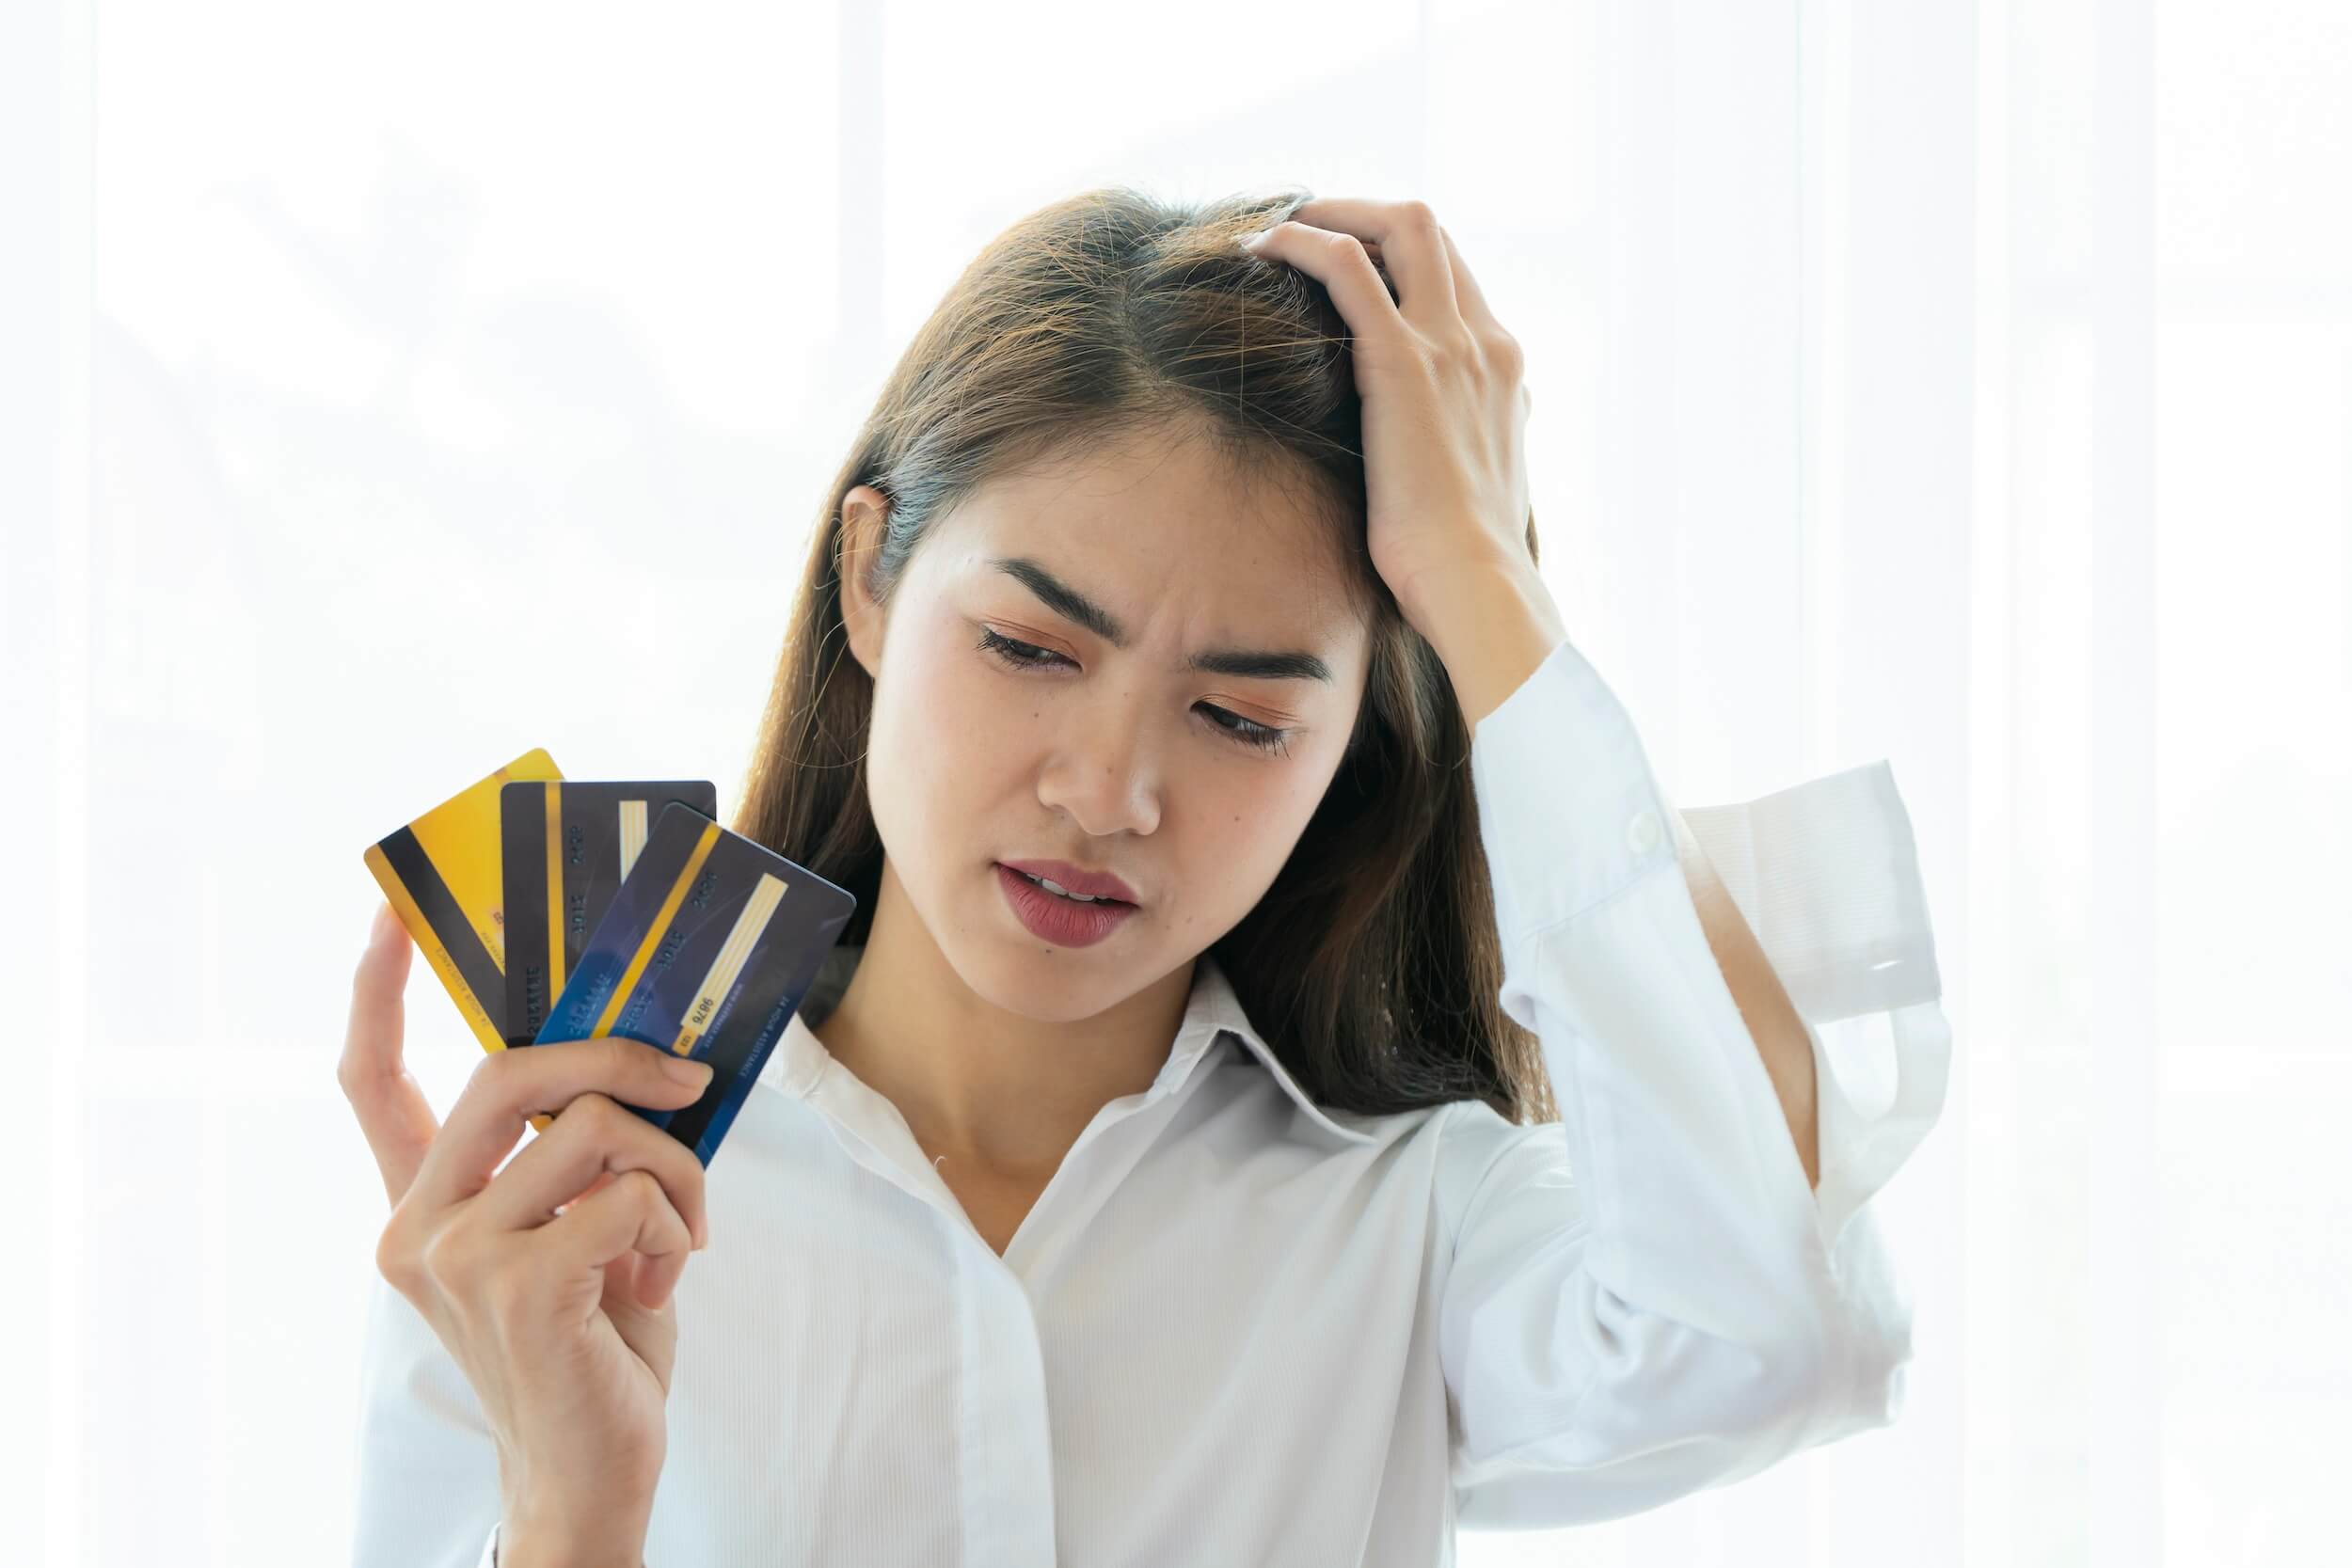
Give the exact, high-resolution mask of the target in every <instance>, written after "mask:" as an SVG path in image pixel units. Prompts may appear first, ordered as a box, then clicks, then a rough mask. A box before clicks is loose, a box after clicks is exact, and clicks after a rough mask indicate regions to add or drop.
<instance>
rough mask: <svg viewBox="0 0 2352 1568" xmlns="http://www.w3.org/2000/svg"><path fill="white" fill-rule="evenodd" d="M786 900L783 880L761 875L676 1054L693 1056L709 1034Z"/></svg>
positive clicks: (674, 1045)
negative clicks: (707, 1026)
mask: <svg viewBox="0 0 2352 1568" xmlns="http://www.w3.org/2000/svg"><path fill="white" fill-rule="evenodd" d="M783 897H784V881H783V879H781V878H779V877H777V876H776V875H775V874H774V873H772V872H767V871H763V872H761V873H760V874H759V885H758V886H757V887H755V888H754V889H752V895H751V896H750V897H749V898H746V899H745V900H743V910H742V912H741V913H740V914H738V915H737V916H736V917H735V929H734V930H732V931H729V932H728V933H727V941H726V945H725V946H723V947H722V948H720V949H719V956H718V958H715V959H713V960H712V961H711V965H710V973H709V974H706V975H704V976H703V983H702V990H699V991H697V992H696V993H695V995H694V1000H693V1003H692V1005H691V1006H689V1007H688V1008H687V1009H686V1017H685V1019H684V1021H683V1022H682V1023H681V1026H680V1027H679V1029H678V1033H677V1038H676V1039H675V1040H673V1041H671V1042H670V1050H671V1052H672V1053H673V1054H675V1055H679V1056H686V1055H691V1054H692V1053H693V1050H694V1042H695V1041H696V1040H698V1039H700V1038H702V1037H703V1036H704V1035H705V1034H706V1033H707V1030H706V1029H705V1028H704V1023H705V1022H706V1021H707V1020H708V1019H709V1017H710V1016H711V1015H712V1014H713V1013H715V1012H717V1011H718V1010H719V1004H720V1003H722V1002H724V1001H725V1000H726V999H727V991H728V990H729V989H730V988H732V987H733V986H734V984H735V977H736V976H737V975H739V974H742V973H743V963H744V960H746V959H747V958H750V957H751V956H752V948H753V947H754V946H755V944H756V943H757V942H758V941H759V937H760V933H761V932H763V931H765V930H766V929H767V928H768V922H769V920H770V919H771V917H772V916H773V915H774V914H775V912H776V905H777V904H778V903H779V902H781V901H782V899H783Z"/></svg>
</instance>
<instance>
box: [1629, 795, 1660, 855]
mask: <svg viewBox="0 0 2352 1568" xmlns="http://www.w3.org/2000/svg"><path fill="white" fill-rule="evenodd" d="M1625 841H1626V842H1627V843H1628V844H1629V845H1631V846H1633V852H1634V853H1635V854H1637V855H1646V854H1648V853H1649V852H1650V851H1651V850H1652V849H1654V848H1656V847H1657V846H1658V814H1657V813H1656V812H1654V811H1651V810H1649V809H1648V808H1647V807H1644V808H1643V809H1642V810H1640V811H1638V812H1636V813H1634V814H1633V820H1632V821H1631V822H1629V823H1627V824H1626V830H1625Z"/></svg>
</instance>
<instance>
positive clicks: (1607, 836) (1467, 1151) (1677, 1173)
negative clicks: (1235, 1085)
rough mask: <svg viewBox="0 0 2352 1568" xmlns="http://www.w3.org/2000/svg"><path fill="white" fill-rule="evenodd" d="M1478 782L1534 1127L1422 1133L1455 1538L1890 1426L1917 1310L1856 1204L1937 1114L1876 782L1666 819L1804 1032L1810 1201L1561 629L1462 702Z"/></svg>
mask: <svg viewBox="0 0 2352 1568" xmlns="http://www.w3.org/2000/svg"><path fill="white" fill-rule="evenodd" d="M1471 778H1472V785H1473V788H1474V790H1475V792H1476V795H1477V800H1478V811H1479V832H1480V836H1481V838H1482V840H1483V843H1484V847H1485V849H1486V860H1487V864H1488V867H1489V875H1490V877H1491V879H1492V881H1493V885H1494V894H1495V911H1496V923H1497V927H1498V930H1499V932H1500V935H1501V938H1502V948H1503V980H1502V994H1501V999H1500V1000H1501V1003H1502V1007H1503V1009H1504V1011H1505V1012H1506V1013H1508V1014H1509V1015H1510V1017H1511V1018H1513V1019H1514V1020H1516V1021H1517V1022H1518V1023H1519V1024H1521V1025H1522V1026H1523V1027H1525V1028H1527V1029H1530V1030H1532V1031H1533V1032H1534V1034H1535V1036H1536V1037H1537V1039H1538V1041H1539V1042H1540V1045H1541V1050H1542V1053H1543V1059H1544V1062H1545V1065H1546V1068H1547V1069H1548V1070H1549V1075H1550V1080H1551V1085H1552V1091H1553V1098H1554V1100H1555V1101H1556V1102H1557V1104H1558V1106H1559V1110H1560V1119H1559V1120H1557V1121H1554V1122H1547V1123H1542V1124H1538V1125H1534V1126H1524V1127H1523V1126H1516V1125H1513V1124H1512V1123H1510V1122H1508V1121H1506V1120H1504V1119H1503V1118H1502V1117H1501V1116H1500V1115H1498V1114H1497V1113H1496V1112H1495V1111H1494V1109H1493V1108H1492V1107H1490V1106H1488V1105H1486V1103H1485V1102H1484V1101H1463V1102H1461V1103H1459V1104H1457V1105H1454V1106H1452V1107H1449V1115H1448V1119H1447V1122H1446V1125H1445V1126H1444V1128H1443V1129H1442V1130H1441V1135H1440V1145H1439V1156H1438V1198H1437V1201H1438V1206H1439V1210H1440V1214H1441V1217H1442V1220H1443V1222H1444V1225H1445V1227H1446V1229H1447V1231H1448V1233H1449V1234H1450V1235H1451V1236H1452V1238H1453V1247H1452V1254H1451V1261H1450V1263H1449V1265H1448V1268H1447V1271H1446V1274H1445V1277H1444V1280H1443V1283H1442V1285H1441V1287H1440V1293H1439V1299H1438V1342H1439V1355H1440V1359H1441V1361H1442V1364H1443V1367H1444V1371H1445V1379H1446V1386H1447V1395H1448V1406H1449V1411H1450V1414H1451V1417H1452V1419H1453V1421H1454V1432H1453V1433H1452V1435H1453V1439H1454V1487H1455V1497H1456V1508H1457V1516H1458V1518H1459V1520H1460V1522H1461V1524H1462V1525H1464V1526H1465V1527H1468V1528H1547V1527H1556V1526H1561V1525H1569V1524H1577V1523H1583V1522H1588V1521H1593V1520H1599V1519H1608V1518H1616V1517H1621V1516H1623V1515H1626V1514H1629V1513H1638V1512H1641V1511H1643V1510H1645V1509H1648V1508H1652V1507H1656V1506H1658V1505H1659V1504H1661V1503H1663V1502H1666V1501H1669V1500H1671V1499H1673V1498H1675V1497H1680V1496H1683V1495H1685V1494H1688V1493H1691V1492H1693V1491H1697V1490H1699V1489H1701V1488H1704V1487H1709V1486H1718V1485H1723V1484H1724V1483H1727V1482H1729V1481H1737V1480H1740V1479H1741V1478H1743V1477H1746V1476H1749V1475H1753V1474H1755V1473H1756V1471H1758V1470H1761V1469H1763V1468H1765V1467H1766V1466H1767V1465H1772V1463H1774V1462H1775V1461H1777V1460H1779V1459H1781V1458H1783V1457H1786V1456H1787V1455H1788V1454H1790V1453H1792V1452H1795V1451H1797V1450H1799V1449H1804V1448H1807V1447H1810V1446H1813V1445H1816V1444H1819V1443H1823V1442H1827V1441H1830V1440H1832V1439H1833V1438H1836V1437H1839V1436H1843V1435H1845V1434H1847V1433H1851V1432H1856V1431H1861V1430H1864V1429H1867V1428H1870V1427H1876V1426H1883V1425H1885V1424H1887V1423H1889V1422H1891V1421H1892V1420H1893V1419H1894V1418H1895V1415H1896V1412H1897V1410H1898V1409H1899V1404H1900V1400H1901V1392H1902V1374H1903V1367H1904V1364H1905V1362H1906V1361H1907V1360H1908V1359H1909V1357H1910V1354H1911V1351H1910V1329H1911V1317H1910V1307H1909V1304H1908V1301H1907V1300H1906V1298H1905V1293H1904V1291H1903V1290H1902V1288H1901V1286H1900V1284H1899V1280H1898V1278H1897V1276H1896V1274H1895V1271H1894V1269H1893V1267H1892V1265H1891V1262H1890V1259H1889V1258H1888V1256H1887V1254H1886V1251H1885V1248H1884V1245H1883V1241H1882V1239H1881V1238H1880V1236H1879V1234H1878V1229H1877V1227H1876V1224H1875V1220H1874V1216H1873V1215H1872V1214H1871V1213H1870V1212H1869V1211H1868V1209H1867V1207H1866V1200H1867V1198H1868V1197H1869V1196H1870V1195H1871V1194H1872V1193H1873V1192H1875V1191H1876V1190H1877V1189H1878V1188H1879V1187H1881V1186H1882V1185H1883V1183H1884V1182H1885V1181H1886V1180H1887V1178H1888V1177H1889V1176H1891V1175H1892V1174H1893V1173H1894V1171H1895V1169H1896V1168H1897V1166H1899V1164H1901V1163H1902V1162H1903V1160H1904V1159H1905V1158H1906V1157H1907V1156H1908V1155H1909V1153H1910V1152H1911V1150H1912V1149H1913V1148H1915V1147H1916V1146H1917V1145H1918V1143H1919V1141H1920V1139H1921V1138H1923V1137H1924V1136H1925V1135H1926V1133H1927V1132H1928V1130H1929V1128H1930V1127H1931V1125H1932V1124H1933V1123H1934V1121H1935V1119H1936V1117H1937V1116H1938V1114H1939V1113H1940V1111H1941V1109H1942V1104H1943V1098H1944V1087H1945V1079H1946V1073H1947V1064H1948V1058H1949V1042H1950V1035H1949V1030H1948V1028H1947V1025H1946V1023H1945V1020H1944V1016H1943V1013H1942V1010H1941V1006H1940V1002H1939V998H1940V996H1941V991H1942V988H1941V982H1940V980H1939V978H1938V975H1937V973H1936V966H1935V956H1934V943H1933V940H1932V935H1931V931H1930V928H1929V925H1928V919H1927V911H1926V901H1925V897H1924V894H1923V890H1922V888H1921V885H1920V879H1919V871H1918V862H1917V854H1916V849H1915V845H1914V842H1913V839H1912V834H1911V827H1910V822H1909V819H1908V817H1907V816H1906V814H1905V812H1904V810H1903V806H1902V801H1901V798H1900V796H1899V794H1898V793H1897V791H1896V789H1895V785H1894V779H1893V774H1892V771H1891V770H1890V769H1889V768H1888V767H1887V765H1886V763H1885V762H1884V761H1883V760H1882V761H1880V762H1876V763H1872V764H1868V765H1866V766H1864V767H1860V768H1849V769H1847V770H1845V771H1843V772H1839V773H1833V774H1830V775H1828V776H1826V777H1823V778H1820V779H1816V780H1813V781H1811V782H1809V783H1806V784H1799V785H1796V786H1795V787H1793V788H1790V789H1786V790H1782V791H1780V792H1779V793H1777V794H1773V795H1768V796H1765V797H1763V798H1761V799H1759V800H1752V801H1749V802H1746V803H1744V804H1740V805H1728V806H1714V807H1704V808H1698V809H1695V810H1692V811H1688V812H1685V813H1683V814H1682V816H1683V819H1684V820H1685V821H1686V822H1687V823H1689V825H1690V827H1691V831H1692V835H1693V836H1694V837H1695V838H1696V839H1697V840H1698V841H1699V844H1700V847H1702V848H1703V849H1705V850H1706V851H1707V854H1708V860H1709V861H1710V862H1711V863H1713V864H1714V865H1715V867H1716V869H1717V870H1718V872H1719V873H1720V874H1721V876H1722V877H1723V879H1724V886H1725V888H1726V890H1727V891H1728V892H1729V893H1730V895H1731V896H1732V900H1733V902H1734V903H1735V904H1736V905H1737V906H1738V907H1739V908H1740V913H1741V915H1742V917H1743V918H1744V919H1746V921H1747V922H1748V924H1749V926H1750V927H1751V928H1752V929H1753V930H1754V932H1755V934H1756V940H1757V942H1758V944H1759V945H1760V946H1761V947H1762V948H1763V950H1764V953H1765V956H1766V958H1768V959H1769V960H1770V961H1771V963H1772V968H1773V971H1774V973H1775V974H1777V975H1778V976H1779V977H1780V979H1781V981H1782V983H1783V985H1784V987H1785V988H1786V989H1787V990H1788V993H1789V999H1790V1001H1791V1002H1792V1003H1793V1004H1794V1005H1795V1006H1796V1007H1797V1009H1798V1011H1799V1013H1800V1014H1801V1015H1802V1017H1803V1018H1804V1024H1805V1029H1806V1034H1807V1037H1808V1038H1809V1041H1810V1043H1811V1047H1812V1053H1813V1061H1814V1068H1815V1073H1816V1077H1817V1083H1818V1090H1819V1095H1818V1098H1819V1113H1818V1115H1819V1123H1820V1126H1819V1135H1820V1171H1821V1178H1820V1187H1819V1189H1818V1191H1817V1190H1815V1189H1813V1188H1811V1187H1809V1186H1808V1185H1807V1183H1806V1181H1805V1177H1804V1166H1803V1164H1802V1163H1801V1161H1800V1159H1799V1155H1798V1150H1797V1145H1796V1140H1795V1138H1794V1137H1793V1136H1792V1135H1791V1133H1790V1132H1789V1130H1788V1122H1787V1119H1786V1117H1785V1116H1784V1114H1783V1112H1782V1109H1781V1104H1780V1100H1779V1097H1778V1095H1777V1094H1776V1093H1775V1091H1774V1089H1773V1087H1772V1080H1771V1077H1770V1075H1769V1074H1768V1073H1767V1071H1766V1069H1765V1067H1764V1062H1763V1057H1762V1055H1761V1053H1759V1052H1758V1051H1757V1049H1756V1042H1755V1040H1754V1039H1753V1038H1752V1037H1750V1035H1749V1033H1748V1031H1747V1027H1746V1024H1745V1022H1744V1021H1743V1020H1742V1019H1741V1017H1740V1011H1739V1007H1738V1005H1737V1004H1736V1003H1735V1002H1734V1001H1733V999H1732V995H1731V990H1730V988H1729V986H1728V985H1727V984H1726V983H1725V981H1724V976H1723V972H1722V970H1721V969H1720V968H1719V967H1718V966H1717V964H1716V962H1715V958H1714V955H1713V952H1712V950H1711V949H1710V948H1709V947H1708V942H1707V937H1706V933H1705V930H1704V928H1703V927H1702V926H1701V925H1700V922H1699V917H1698V913H1697V911H1696V908H1695V907H1694V905H1693V904H1692V898H1691V893H1690V889H1689V886H1688V884H1687V882H1686V881H1685V879H1684V877H1683V873H1682V869H1681V864H1680V862H1679V859H1678V858H1677V850H1676V846H1675V836H1674V832H1673V830H1672V827H1671V818H1670V817H1669V816H1668V814H1669V812H1670V811H1671V809H1672V808H1671V807H1670V805H1669V803H1668V801H1667V800H1666V799H1665V797H1664V796H1663V794H1662V792H1661V790H1660V788H1659V786H1658V783H1657V780H1656V778H1655V776H1654V775H1653V773H1652V770H1651V768H1650V765H1649V761H1648V758H1647V756H1646V754H1645V752H1644V750H1643V748H1642V745H1641V742H1640V739H1639V737H1638V736H1636V734H1635V732H1634V729H1633V725H1632V721H1631V720H1630V718H1629V716H1628V715H1627V713H1626V710H1625V708H1624V706H1623V705H1621V704H1620V703H1619V702H1618V700H1617V698H1616V696H1615V694H1614V693H1613V691H1611V689H1609V688H1608V686H1607V685H1605V684H1604V683H1603V682H1602V681H1601V679H1600V677H1599V675H1598V674H1597V673H1596V672H1595V671H1594V669H1593V667H1592V665H1591V664H1590V663H1589V662H1588V661H1587V660H1586V659H1585V658H1584V657H1583V656H1582V654H1581V652H1580V651H1579V650H1578V649H1577V648H1576V647H1575V646H1574V645H1573V644H1572V643H1570V642H1565V641H1564V642H1562V643H1560V644H1559V645H1558V646H1557V647H1555V648H1554V649H1553V650H1552V652H1551V654H1550V655H1549V657H1547V658H1546V659H1545V661H1544V663H1543V664H1542V665H1541V666H1540V667H1539V668H1538V669H1537V670H1536V671H1535V672H1534V673H1533V674H1532V675H1530V676H1529V678H1528V679H1527V680H1526V681H1525V682H1523V683H1522V684H1521V685H1520V686H1519V687H1518V689H1516V690H1514V691H1513V692H1512V694H1511V695H1510V696H1509V697H1508V698H1506V699H1505V700H1504V702H1503V703H1502V705H1501V706H1499V707H1497V708H1496V709H1495V710H1494V711H1493V712H1491V713H1489V714H1488V715H1487V716H1486V718H1485V719H1484V720H1482V721H1480V723H1479V725H1478V727H1477V730H1476V732H1475V735H1474V736H1473V738H1472V745H1471ZM1833 1041H1835V1042H1836V1044H1838V1045H1840V1046H1842V1047H1845V1048H1846V1049H1845V1050H1842V1051H1833V1050H1831V1049H1830V1047H1831V1044H1832V1042H1833ZM1848 1057H1852V1058H1854V1059H1856V1060H1857V1061H1858V1062H1860V1063H1861V1064H1862V1065H1866V1066H1867V1065H1869V1064H1870V1063H1872V1062H1875V1063H1877V1064H1879V1065H1880V1066H1881V1067H1882V1068H1883V1069H1884V1070H1883V1071H1882V1072H1881V1073H1880V1074H1878V1075H1877V1076H1878V1077H1879V1078H1880V1079H1883V1080H1891V1084H1892V1088H1891V1092H1887V1093H1884V1094H1872V1095H1868V1096H1864V1097H1862V1098H1861V1100H1860V1101H1857V1099H1856V1098H1855V1097H1854V1096H1853V1095H1852V1094H1850V1093H1849V1090H1850V1089H1851V1088H1856V1087H1858V1086H1859V1085H1860V1083H1861V1082H1862V1081H1863V1079H1864V1078H1866V1077H1867V1076H1868V1075H1867V1074H1861V1073H1860V1072H1859V1069H1858V1068H1857V1069H1856V1072H1857V1077H1856V1081H1855V1083H1854V1084H1848V1083H1846V1082H1844V1081H1843V1080H1841V1078H1840V1075H1839V1069H1838V1066H1837V1064H1838V1062H1839V1061H1840V1060H1841V1059H1844V1058H1848ZM1864 1104H1868V1105H1871V1106H1872V1111H1871V1114H1867V1115H1866V1114H1864V1111H1863V1109H1862V1106H1863V1105H1864Z"/></svg>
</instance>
